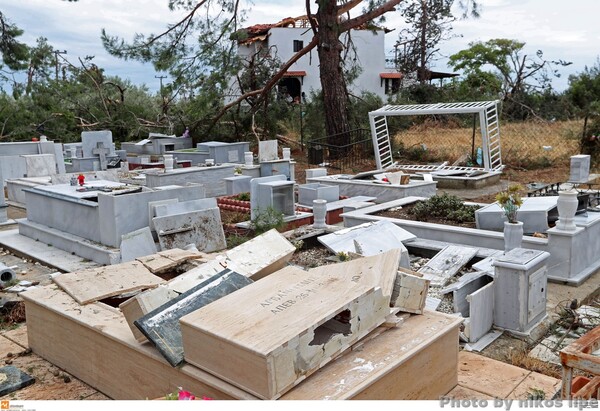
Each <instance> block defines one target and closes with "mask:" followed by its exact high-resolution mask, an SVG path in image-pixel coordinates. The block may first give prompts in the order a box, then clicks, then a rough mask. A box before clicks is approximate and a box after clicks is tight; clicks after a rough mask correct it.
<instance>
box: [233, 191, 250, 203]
mask: <svg viewBox="0 0 600 411" xmlns="http://www.w3.org/2000/svg"><path fill="white" fill-rule="evenodd" d="M235 199H236V200H239V201H250V193H239V194H238V195H237V196H236V197H235Z"/></svg>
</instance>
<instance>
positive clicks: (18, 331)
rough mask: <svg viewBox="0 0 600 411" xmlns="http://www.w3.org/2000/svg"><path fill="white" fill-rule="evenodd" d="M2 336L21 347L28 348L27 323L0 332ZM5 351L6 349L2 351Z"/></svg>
mask: <svg viewBox="0 0 600 411" xmlns="http://www.w3.org/2000/svg"><path fill="white" fill-rule="evenodd" d="M2 336H4V337H5V338H7V339H9V340H10V341H12V342H14V343H15V344H18V345H20V346H21V347H22V348H25V349H27V348H29V341H28V339H27V325H26V324H21V325H20V326H19V327H18V328H13V329H11V330H6V331H3V332H2ZM2 352H6V351H2Z"/></svg>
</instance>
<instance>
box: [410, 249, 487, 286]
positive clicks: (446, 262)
mask: <svg viewBox="0 0 600 411" xmlns="http://www.w3.org/2000/svg"><path fill="white" fill-rule="evenodd" d="M476 254H477V248H473V247H464V246H458V245H448V246H446V247H444V248H443V249H442V250H441V251H440V252H439V253H437V254H436V255H435V256H434V257H433V258H432V259H431V260H429V261H428V262H427V264H425V265H424V266H423V267H421V268H419V271H418V272H419V273H421V274H423V277H424V278H427V279H428V280H430V281H431V286H436V287H443V286H445V285H446V284H447V283H448V282H449V281H450V278H452V277H454V276H455V275H456V274H457V273H458V272H459V271H460V270H461V269H462V268H463V267H464V266H465V265H467V263H468V262H469V261H471V259H472V258H473V257H474V256H475V255H476Z"/></svg>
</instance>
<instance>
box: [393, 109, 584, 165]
mask: <svg viewBox="0 0 600 411" xmlns="http://www.w3.org/2000/svg"><path fill="white" fill-rule="evenodd" d="M582 128H583V124H582V122H581V121H564V122H525V123H501V124H500V142H501V152H502V162H503V164H507V165H511V166H515V167H523V168H539V167H544V166H546V167H547V166H550V165H552V164H556V163H561V162H567V163H568V161H569V158H570V157H571V156H572V155H575V154H579V139H578V135H579V133H581V130H582ZM472 133H473V130H472V128H468V127H467V128H460V127H456V126H454V127H453V126H448V125H439V123H433V122H426V123H424V124H420V125H417V126H413V127H411V128H410V129H408V130H405V131H401V132H398V133H396V134H395V136H394V137H393V140H394V141H393V145H394V147H400V145H402V146H403V147H404V149H405V150H406V149H410V148H413V149H414V148H418V147H421V145H422V144H424V145H425V146H426V147H427V151H429V152H430V153H428V156H427V157H428V158H427V160H429V161H431V160H432V158H430V157H431V156H433V157H435V158H436V159H437V160H439V161H449V162H450V163H454V162H456V161H458V160H459V159H461V157H464V156H465V155H470V154H471V144H472ZM475 146H476V147H477V146H481V132H480V130H479V129H477V130H476V133H475Z"/></svg>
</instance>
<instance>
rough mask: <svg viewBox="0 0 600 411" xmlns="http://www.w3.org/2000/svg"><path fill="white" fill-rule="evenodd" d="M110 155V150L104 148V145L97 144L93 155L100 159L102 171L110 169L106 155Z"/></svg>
mask: <svg viewBox="0 0 600 411" xmlns="http://www.w3.org/2000/svg"><path fill="white" fill-rule="evenodd" d="M108 153H110V149H109V148H105V147H104V143H102V142H98V143H96V148H94V149H92V154H94V155H97V156H98V157H100V170H106V169H107V168H108V166H107V163H106V155H107V154H108Z"/></svg>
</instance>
